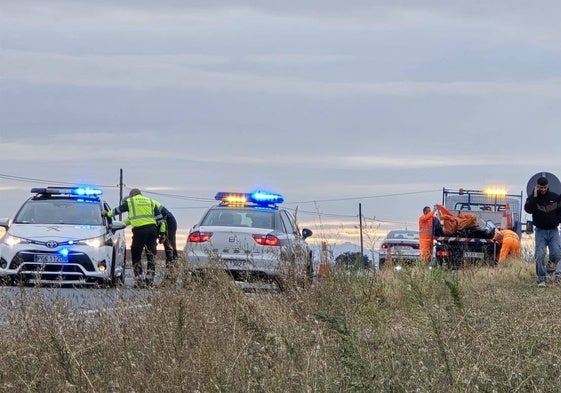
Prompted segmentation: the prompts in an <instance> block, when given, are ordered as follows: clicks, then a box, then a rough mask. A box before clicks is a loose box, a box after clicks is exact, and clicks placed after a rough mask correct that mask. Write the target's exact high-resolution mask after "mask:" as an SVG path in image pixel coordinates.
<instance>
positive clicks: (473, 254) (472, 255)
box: [464, 251, 485, 259]
mask: <svg viewBox="0 0 561 393" xmlns="http://www.w3.org/2000/svg"><path fill="white" fill-rule="evenodd" d="M483 257H485V254H483V253H482V252H474V251H464V258H477V259H483Z"/></svg>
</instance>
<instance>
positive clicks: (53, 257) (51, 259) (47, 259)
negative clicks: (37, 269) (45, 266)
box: [34, 254, 68, 263]
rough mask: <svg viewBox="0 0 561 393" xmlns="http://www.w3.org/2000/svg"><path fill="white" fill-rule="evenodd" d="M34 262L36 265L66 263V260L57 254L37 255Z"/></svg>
mask: <svg viewBox="0 0 561 393" xmlns="http://www.w3.org/2000/svg"><path fill="white" fill-rule="evenodd" d="M34 260H35V262H38V263H63V262H68V258H67V257H64V256H62V255H58V254H39V255H35V258H34Z"/></svg>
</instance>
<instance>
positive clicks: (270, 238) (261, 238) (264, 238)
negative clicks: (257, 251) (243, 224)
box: [253, 235, 280, 246]
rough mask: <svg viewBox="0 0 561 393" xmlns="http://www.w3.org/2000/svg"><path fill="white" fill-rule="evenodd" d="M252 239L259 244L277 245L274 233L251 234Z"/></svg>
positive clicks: (277, 240)
mask: <svg viewBox="0 0 561 393" xmlns="http://www.w3.org/2000/svg"><path fill="white" fill-rule="evenodd" d="M253 240H255V242H256V243H257V244H259V245H261V246H278V245H279V243H280V241H279V238H278V237H276V236H274V235H253Z"/></svg>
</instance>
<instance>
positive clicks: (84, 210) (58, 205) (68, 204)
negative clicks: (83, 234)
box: [14, 199, 103, 225]
mask: <svg viewBox="0 0 561 393" xmlns="http://www.w3.org/2000/svg"><path fill="white" fill-rule="evenodd" d="M14 222H15V223H17V224H71V225H103V220H102V217H101V211H100V205H99V203H93V202H87V201H84V202H81V201H77V200H64V199H44V200H29V201H27V202H26V203H25V204H24V205H23V206H22V207H21V209H20V211H19V212H18V214H17V215H16V217H15V219H14Z"/></svg>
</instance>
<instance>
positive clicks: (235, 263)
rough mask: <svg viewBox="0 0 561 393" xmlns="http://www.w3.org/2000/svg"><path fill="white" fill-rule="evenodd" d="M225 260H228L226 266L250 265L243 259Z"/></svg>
mask: <svg viewBox="0 0 561 393" xmlns="http://www.w3.org/2000/svg"><path fill="white" fill-rule="evenodd" d="M224 262H226V266H228V267H243V266H246V265H248V263H247V261H245V260H241V259H227V260H225V261H224Z"/></svg>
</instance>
